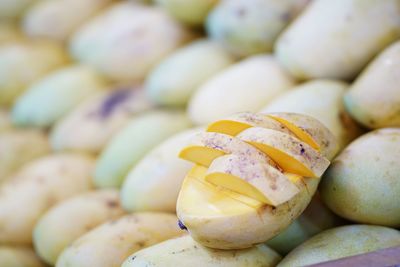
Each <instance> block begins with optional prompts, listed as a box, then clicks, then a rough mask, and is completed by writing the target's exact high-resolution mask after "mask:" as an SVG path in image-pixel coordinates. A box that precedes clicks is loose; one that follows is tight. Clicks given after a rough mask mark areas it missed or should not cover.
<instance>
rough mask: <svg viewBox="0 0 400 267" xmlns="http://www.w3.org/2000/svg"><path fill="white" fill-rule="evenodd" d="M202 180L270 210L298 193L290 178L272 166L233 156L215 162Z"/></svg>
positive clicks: (250, 158)
mask: <svg viewBox="0 0 400 267" xmlns="http://www.w3.org/2000/svg"><path fill="white" fill-rule="evenodd" d="M205 181H207V182H210V183H211V184H214V185H216V186H222V187H224V188H226V189H229V190H232V191H233V192H236V193H239V194H242V195H245V196H248V197H251V198H254V199H257V200H258V201H260V202H263V203H265V204H268V205H271V206H274V207H276V206H278V205H280V204H282V203H285V202H287V201H289V200H290V199H292V198H293V197H294V196H295V195H296V194H298V193H299V189H298V188H297V187H296V186H295V185H294V183H292V182H291V181H290V178H289V177H287V176H286V175H284V174H282V173H281V172H280V171H279V170H278V169H276V168H275V167H272V166H271V165H268V164H266V163H264V162H261V161H258V160H257V159H255V158H252V157H249V156H238V155H235V154H231V155H225V156H221V157H218V158H217V159H215V160H214V161H213V162H212V163H211V165H210V167H209V168H208V170H207V174H206V176H205Z"/></svg>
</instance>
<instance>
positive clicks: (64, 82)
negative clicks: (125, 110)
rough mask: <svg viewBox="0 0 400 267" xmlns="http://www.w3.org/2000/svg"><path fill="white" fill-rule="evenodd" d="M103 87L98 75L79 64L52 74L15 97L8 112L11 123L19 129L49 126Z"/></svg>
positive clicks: (102, 81) (103, 84) (103, 82)
mask: <svg viewBox="0 0 400 267" xmlns="http://www.w3.org/2000/svg"><path fill="white" fill-rule="evenodd" d="M105 86H106V83H105V81H104V80H103V79H102V77H101V76H99V75H98V74H97V73H96V72H95V71H93V70H92V69H91V68H88V67H86V66H83V65H73V66H70V67H67V68H63V69H61V70H58V71H55V72H52V73H51V74H49V75H48V76H46V77H45V78H43V79H42V80H40V81H38V82H37V83H35V84H33V85H32V86H31V87H29V89H28V90H27V91H26V92H25V93H24V94H23V95H22V96H21V97H20V98H18V100H17V102H16V104H15V105H14V107H13V111H12V117H13V122H14V123H15V124H16V125H19V126H35V127H49V126H51V125H52V124H53V123H55V122H56V121H57V120H59V119H61V118H62V117H63V116H65V115H66V114H67V113H68V112H69V111H71V110H72V109H73V108H74V107H76V106H77V105H78V104H79V103H81V102H82V101H83V100H84V99H85V98H87V97H89V96H90V95H92V94H94V93H96V92H98V91H99V90H101V89H103V88H104V87H105Z"/></svg>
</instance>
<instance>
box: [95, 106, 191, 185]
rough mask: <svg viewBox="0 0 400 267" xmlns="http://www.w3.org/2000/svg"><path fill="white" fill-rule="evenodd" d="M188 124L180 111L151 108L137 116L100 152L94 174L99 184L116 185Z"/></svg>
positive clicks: (96, 182)
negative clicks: (142, 159) (167, 139)
mask: <svg viewBox="0 0 400 267" xmlns="http://www.w3.org/2000/svg"><path fill="white" fill-rule="evenodd" d="M188 127H190V122H189V119H188V118H187V117H186V115H185V113H184V112H182V111H152V112H149V113H146V114H143V115H141V116H137V117H136V118H134V119H133V120H132V121H131V122H130V123H128V124H127V125H126V126H125V127H124V128H123V129H122V130H121V131H120V132H119V133H117V134H116V136H115V137H114V138H113V139H112V140H111V141H110V143H109V144H108V145H107V146H106V147H105V149H104V150H103V151H102V153H101V154H100V156H99V158H98V160H97V163H96V171H95V177H94V183H95V185H96V186H98V187H119V186H121V184H122V182H123V181H124V179H125V176H126V175H127V174H128V172H129V170H130V169H131V168H132V167H133V166H134V165H135V164H136V163H137V162H138V161H139V160H140V159H141V158H142V157H143V156H144V155H145V154H146V153H147V152H149V151H150V150H151V149H152V148H154V147H155V146H156V145H158V144H159V143H160V142H162V141H163V140H164V139H166V138H168V137H169V136H171V135H173V134H175V133H177V132H179V131H181V130H184V129H185V128H188Z"/></svg>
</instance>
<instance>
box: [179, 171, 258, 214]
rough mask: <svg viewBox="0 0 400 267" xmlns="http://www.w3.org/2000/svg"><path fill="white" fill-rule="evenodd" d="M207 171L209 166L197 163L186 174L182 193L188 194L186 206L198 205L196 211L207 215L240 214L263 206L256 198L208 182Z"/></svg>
mask: <svg viewBox="0 0 400 267" xmlns="http://www.w3.org/2000/svg"><path fill="white" fill-rule="evenodd" d="M206 173H207V168H205V167H203V166H199V165H196V166H194V167H193V168H192V169H191V170H190V171H189V173H188V174H187V175H186V178H185V180H184V182H183V185H182V189H181V192H182V194H183V193H185V195H186V197H185V206H188V207H190V206H191V205H192V207H196V212H198V213H202V212H204V214H207V215H209V214H238V213H239V214H240V213H241V212H242V211H243V210H246V211H249V209H258V208H259V207H261V206H263V203H262V202H260V201H257V200H256V199H253V198H250V197H247V196H244V195H241V194H238V193H236V192H233V191H231V190H229V189H226V188H222V187H218V186H215V185H213V184H211V183H209V182H207V181H206V180H205V176H206ZM179 197H180V198H181V197H183V196H179Z"/></svg>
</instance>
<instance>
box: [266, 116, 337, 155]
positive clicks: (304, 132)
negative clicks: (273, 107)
mask: <svg viewBox="0 0 400 267" xmlns="http://www.w3.org/2000/svg"><path fill="white" fill-rule="evenodd" d="M265 115H266V116H268V117H270V118H272V119H274V120H276V121H278V122H280V123H281V124H283V125H284V126H286V127H287V128H288V129H289V130H290V131H291V132H292V133H293V134H294V135H295V136H296V137H297V138H299V139H300V140H301V141H303V142H304V143H307V144H308V145H310V146H311V147H312V148H314V149H316V150H317V151H319V152H320V153H321V154H322V155H323V156H325V157H327V158H333V156H334V155H335V154H336V153H337V151H338V146H337V143H336V142H335V136H334V135H333V134H332V133H331V132H330V131H329V129H328V128H327V127H326V126H325V125H323V124H322V123H321V122H319V121H318V120H316V119H314V118H313V117H310V116H308V115H304V114H296V113H283V112H277V113H269V114H265ZM270 129H272V128H270Z"/></svg>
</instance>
